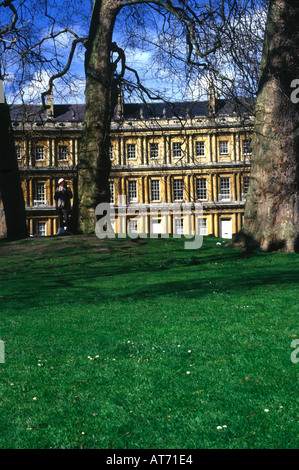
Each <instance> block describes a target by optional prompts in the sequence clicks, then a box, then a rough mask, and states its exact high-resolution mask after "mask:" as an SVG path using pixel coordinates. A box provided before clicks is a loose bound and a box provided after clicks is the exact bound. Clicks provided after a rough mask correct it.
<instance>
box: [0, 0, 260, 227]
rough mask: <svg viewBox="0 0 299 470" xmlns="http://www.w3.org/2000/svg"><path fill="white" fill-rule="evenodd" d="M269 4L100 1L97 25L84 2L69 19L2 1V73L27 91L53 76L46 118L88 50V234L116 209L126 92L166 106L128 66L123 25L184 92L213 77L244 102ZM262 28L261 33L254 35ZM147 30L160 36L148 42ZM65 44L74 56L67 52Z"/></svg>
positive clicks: (52, 5)
mask: <svg viewBox="0 0 299 470" xmlns="http://www.w3.org/2000/svg"><path fill="white" fill-rule="evenodd" d="M265 3H267V0H265V1H264V0H258V1H254V2H253V1H252V0H205V1H197V0H95V1H94V2H93V10H92V14H91V19H90V18H89V17H88V13H89V10H88V9H87V10H86V8H84V6H86V2H83V1H82V0H67V1H66V2H64V6H66V9H65V11H66V13H63V14H61V13H59V12H58V5H57V4H56V2H50V1H47V0H44V1H41V0H5V1H4V2H2V3H0V8H2V10H5V11H6V12H8V13H9V14H7V13H6V17H4V26H3V27H2V26H1V30H2V33H1V34H0V47H1V48H2V51H3V54H2V55H1V60H2V67H3V66H5V67H6V68H9V67H11V70H12V71H13V73H14V76H15V78H16V80H15V82H17V81H18V86H21V88H22V85H23V84H26V83H28V81H32V80H33V79H34V78H36V76H37V74H38V80H40V81H41V80H42V78H43V76H46V77H47V81H48V89H47V88H46V89H45V90H43V93H42V104H43V106H42V108H41V110H42V109H45V108H46V107H47V104H46V96H47V94H48V93H50V92H51V91H52V88H53V85H54V83H55V82H56V81H57V80H58V79H63V78H64V77H67V76H68V75H66V74H69V73H70V69H71V64H72V61H73V59H74V56H75V54H76V53H77V51H78V50H79V51H80V52H81V54H82V50H83V49H82V48H84V49H85V75H86V90H85V96H86V113H85V121H84V130H83V138H82V145H81V152H80V158H79V166H78V199H79V218H78V223H79V229H80V231H82V232H85V233H90V232H94V226H95V217H94V209H95V207H96V205H97V204H98V203H100V202H102V201H109V187H108V176H109V172H110V165H111V161H110V158H109V143H110V142H109V135H110V124H111V119H112V117H113V112H114V109H115V107H116V104H117V100H118V92H119V85H120V84H121V83H125V84H126V85H127V87H128V89H129V91H134V90H137V89H138V90H139V91H141V93H143V94H145V96H146V97H147V98H149V99H157V98H159V99H161V98H162V99H163V97H162V96H161V90H154V91H153V92H149V91H148V89H147V88H146V87H145V86H144V84H143V83H142V77H141V78H140V75H139V73H138V71H137V70H136V69H134V67H132V64H130V63H129V61H128V57H127V54H126V47H125V46H126V45H125V44H124V41H123V42H122V44H120V43H118V44H117V43H116V41H115V36H116V35H115V32H117V27H118V25H119V24H120V22H121V24H122V28H123V30H124V26H123V25H125V27H126V28H127V29H128V33H129V34H128V35H126V40H125V41H126V43H127V45H128V46H131V48H132V47H134V44H135V45H137V44H138V47H139V48H141V47H144V48H149V47H151V48H152V47H153V46H155V49H156V51H157V53H156V56H155V57H156V60H157V63H158V64H160V66H161V68H162V69H164V70H167V72H168V73H169V72H170V71H171V72H172V74H173V76H178V77H180V78H182V77H185V80H182V79H181V80H180V82H181V83H183V82H184V81H185V83H186V86H188V84H189V83H192V80H193V79H194V77H195V75H196V76H204V75H205V76H206V75H207V74H213V75H214V77H215V79H217V82H218V87H219V91H221V92H222V93H225V94H226V96H227V95H228V94H229V95H230V96H237V95H239V94H240V92H241V90H242V91H243V92H244V90H245V95H247V96H250V95H252V93H251V90H252V89H253V88H254V86H253V85H254V83H255V81H256V75H257V71H258V66H257V64H258V61H259V53H260V49H259V48H260V44H261V41H260V35H261V34H263V31H262V29H263V27H262V22H263V15H262V13H261V15H260V16H259V12H260V11H261V12H262V7H263V6H264V4H265ZM89 6H91V5H90V4H89ZM257 7H258V8H257ZM78 18H80V22H79V23H78ZM257 18H258V20H259V21H256V19H257ZM5 21H6V23H5ZM76 21H77V23H76ZM259 22H260V25H261V27H260V29H259V28H256V25H257V24H259ZM88 23H90V24H89V31H87V25H88ZM78 24H80V31H79V30H78ZM41 30H42V31H43V34H41V32H40V31H41ZM149 30H150V31H151V32H153V33H154V34H152V35H149V34H148V31H149ZM65 39H67V42H68V49H67V54H66V50H65V51H64V53H61V50H60V48H59V44H60V43H61V41H62V42H63V41H64V40H65ZM249 40H250V41H251V42H250V41H249ZM247 41H248V42H250V44H249V47H248V44H247ZM246 46H247V47H246ZM78 48H79V49H78ZM80 48H81V49H80ZM16 62H17V63H18V65H19V67H17V68H16V65H15V64H16ZM244 62H245V65H244ZM232 66H233V68H232ZM232 70H233V73H232ZM236 71H237V72H236ZM66 81H67V80H66ZM253 94H254V93H253Z"/></svg>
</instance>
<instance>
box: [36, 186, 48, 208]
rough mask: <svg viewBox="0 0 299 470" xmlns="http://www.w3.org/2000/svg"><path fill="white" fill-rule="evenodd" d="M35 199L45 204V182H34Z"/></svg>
mask: <svg viewBox="0 0 299 470" xmlns="http://www.w3.org/2000/svg"><path fill="white" fill-rule="evenodd" d="M35 201H36V202H37V203H44V204H46V183H43V182H42V181H36V183H35Z"/></svg>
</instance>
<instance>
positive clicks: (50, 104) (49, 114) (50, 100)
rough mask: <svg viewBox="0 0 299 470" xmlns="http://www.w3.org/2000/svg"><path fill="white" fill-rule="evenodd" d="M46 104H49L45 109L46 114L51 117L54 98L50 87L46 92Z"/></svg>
mask: <svg viewBox="0 0 299 470" xmlns="http://www.w3.org/2000/svg"><path fill="white" fill-rule="evenodd" d="M47 106H49V107H48V109H47V116H48V118H49V119H51V118H53V117H54V100H53V91H52V90H51V91H50V88H49V93H48V94H47Z"/></svg>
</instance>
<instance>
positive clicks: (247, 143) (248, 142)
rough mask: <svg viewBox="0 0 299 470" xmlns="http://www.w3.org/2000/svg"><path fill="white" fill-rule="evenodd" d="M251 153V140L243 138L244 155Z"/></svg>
mask: <svg viewBox="0 0 299 470" xmlns="http://www.w3.org/2000/svg"><path fill="white" fill-rule="evenodd" d="M251 153H252V149H251V140H243V155H250V154H251Z"/></svg>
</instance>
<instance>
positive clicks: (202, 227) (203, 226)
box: [198, 219, 208, 235]
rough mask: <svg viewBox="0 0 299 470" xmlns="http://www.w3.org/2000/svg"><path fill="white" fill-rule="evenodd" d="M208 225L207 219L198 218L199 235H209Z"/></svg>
mask: <svg viewBox="0 0 299 470" xmlns="http://www.w3.org/2000/svg"><path fill="white" fill-rule="evenodd" d="M207 233H208V225H207V219H198V235H207Z"/></svg>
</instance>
